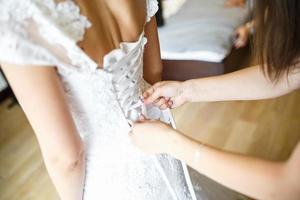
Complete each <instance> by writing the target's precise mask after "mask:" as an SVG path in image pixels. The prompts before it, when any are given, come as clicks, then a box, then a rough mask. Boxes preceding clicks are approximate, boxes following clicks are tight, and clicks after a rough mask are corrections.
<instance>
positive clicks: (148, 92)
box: [143, 82, 164, 99]
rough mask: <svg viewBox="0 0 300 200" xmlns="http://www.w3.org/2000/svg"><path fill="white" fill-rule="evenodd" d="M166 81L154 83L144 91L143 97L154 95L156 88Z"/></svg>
mask: <svg viewBox="0 0 300 200" xmlns="http://www.w3.org/2000/svg"><path fill="white" fill-rule="evenodd" d="M163 83H164V82H158V83H155V84H154V85H152V87H150V88H148V89H147V90H146V91H145V92H144V93H143V97H144V98H145V99H146V98H148V97H149V96H150V95H152V94H153V93H154V92H155V89H157V88H159V87H160V86H161V85H162V84H163Z"/></svg>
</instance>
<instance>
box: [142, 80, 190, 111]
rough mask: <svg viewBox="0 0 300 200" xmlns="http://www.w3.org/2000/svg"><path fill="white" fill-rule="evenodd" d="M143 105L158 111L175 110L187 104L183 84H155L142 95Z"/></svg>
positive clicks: (175, 82)
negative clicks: (150, 105)
mask: <svg viewBox="0 0 300 200" xmlns="http://www.w3.org/2000/svg"><path fill="white" fill-rule="evenodd" d="M143 98H144V103H145V104H153V105H155V106H157V107H159V108H160V109H162V110H163V109H166V108H176V107H178V106H181V105H182V104H184V103H186V102H187V97H186V90H185V86H184V82H179V81H163V82H159V83H156V84H155V85H153V86H152V87H150V88H149V89H148V90H147V91H146V92H144V94H143Z"/></svg>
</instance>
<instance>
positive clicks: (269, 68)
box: [254, 0, 300, 82]
mask: <svg viewBox="0 0 300 200" xmlns="http://www.w3.org/2000/svg"><path fill="white" fill-rule="evenodd" d="M254 16H255V27H256V34H255V36H254V47H255V55H256V57H257V58H258V61H259V63H260V64H261V65H262V69H263V72H264V73H265V75H267V76H268V77H269V78H270V79H271V80H272V81H274V82H276V81H278V80H279V79H280V78H281V77H282V75H284V74H285V73H286V74H288V73H289V71H290V70H291V69H293V68H295V66H296V64H298V63H299V56H300V1H299V0H256V2H255V13H254Z"/></svg>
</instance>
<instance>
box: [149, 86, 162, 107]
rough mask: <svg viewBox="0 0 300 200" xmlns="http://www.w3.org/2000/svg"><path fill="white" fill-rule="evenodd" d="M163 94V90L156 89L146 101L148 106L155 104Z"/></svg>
mask: <svg viewBox="0 0 300 200" xmlns="http://www.w3.org/2000/svg"><path fill="white" fill-rule="evenodd" d="M161 93H162V90H161V88H157V89H155V91H154V92H153V93H152V94H150V95H149V96H148V98H147V99H145V103H146V104H151V103H153V102H154V101H155V100H157V99H159V98H160V97H161V96H162V94H161Z"/></svg>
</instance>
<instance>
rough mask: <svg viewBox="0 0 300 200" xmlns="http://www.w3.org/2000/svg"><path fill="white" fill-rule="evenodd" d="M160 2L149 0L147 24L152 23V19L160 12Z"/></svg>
mask: <svg viewBox="0 0 300 200" xmlns="http://www.w3.org/2000/svg"><path fill="white" fill-rule="evenodd" d="M158 9H159V7H158V1H157V0H147V22H150V20H151V17H153V16H154V15H155V14H156V12H157V11H158Z"/></svg>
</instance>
